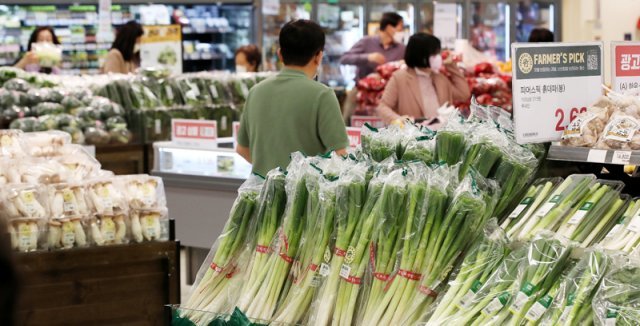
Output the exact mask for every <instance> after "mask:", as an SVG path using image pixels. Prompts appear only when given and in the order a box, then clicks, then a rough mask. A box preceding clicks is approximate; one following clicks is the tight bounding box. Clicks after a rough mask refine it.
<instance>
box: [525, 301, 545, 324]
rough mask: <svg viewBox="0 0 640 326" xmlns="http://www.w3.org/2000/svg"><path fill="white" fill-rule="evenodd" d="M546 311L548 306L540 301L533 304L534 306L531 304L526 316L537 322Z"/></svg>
mask: <svg viewBox="0 0 640 326" xmlns="http://www.w3.org/2000/svg"><path fill="white" fill-rule="evenodd" d="M546 311H547V308H545V307H544V306H543V305H542V304H540V302H536V303H534V304H533V306H531V309H529V311H527V315H526V316H525V318H526V319H528V320H529V321H532V322H534V323H535V322H537V321H538V320H540V318H541V317H542V315H544V313H545V312H546Z"/></svg>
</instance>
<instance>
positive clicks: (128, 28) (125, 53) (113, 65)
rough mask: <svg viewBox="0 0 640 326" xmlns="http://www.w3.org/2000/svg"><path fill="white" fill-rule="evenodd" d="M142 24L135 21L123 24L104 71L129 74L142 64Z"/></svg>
mask: <svg viewBox="0 0 640 326" xmlns="http://www.w3.org/2000/svg"><path fill="white" fill-rule="evenodd" d="M143 34H144V30H143V29H142V26H141V25H140V24H138V23H136V22H135V21H130V22H128V23H126V24H124V25H122V26H121V27H120V28H119V29H118V31H117V32H116V39H115V41H113V45H111V50H109V53H108V54H107V57H106V59H105V61H104V64H103V66H102V69H101V70H102V73H105V74H106V73H118V74H128V73H132V72H135V70H136V69H137V68H138V67H139V66H140V39H141V38H142V35H143Z"/></svg>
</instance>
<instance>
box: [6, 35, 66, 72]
mask: <svg viewBox="0 0 640 326" xmlns="http://www.w3.org/2000/svg"><path fill="white" fill-rule="evenodd" d="M34 43H52V44H55V45H59V44H60V41H59V40H58V37H57V36H56V33H55V32H54V31H53V28H51V27H49V26H41V27H38V28H36V29H35V30H34V31H33V33H31V37H29V43H28V45H27V53H25V55H24V56H22V58H20V60H19V61H18V62H17V63H16V64H15V67H16V68H20V69H24V70H26V71H28V72H42V73H46V74H57V73H59V72H60V68H59V67H55V66H54V67H41V66H40V59H39V58H38V54H37V53H36V52H35V51H34V49H33V44H34Z"/></svg>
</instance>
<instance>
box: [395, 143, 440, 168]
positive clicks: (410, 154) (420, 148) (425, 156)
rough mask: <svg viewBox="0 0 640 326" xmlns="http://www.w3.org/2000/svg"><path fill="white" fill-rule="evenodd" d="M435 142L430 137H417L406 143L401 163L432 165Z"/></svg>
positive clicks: (434, 158)
mask: <svg viewBox="0 0 640 326" xmlns="http://www.w3.org/2000/svg"><path fill="white" fill-rule="evenodd" d="M435 146H436V141H435V139H433V138H432V137H431V136H419V137H416V138H414V139H412V140H410V141H408V142H407V144H406V147H405V149H404V151H403V154H402V160H403V161H416V160H417V161H422V162H424V163H426V164H431V163H434V162H435V160H436V155H435Z"/></svg>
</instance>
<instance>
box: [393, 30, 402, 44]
mask: <svg viewBox="0 0 640 326" xmlns="http://www.w3.org/2000/svg"><path fill="white" fill-rule="evenodd" d="M393 42H395V43H397V44H402V43H404V32H396V33H395V34H393Z"/></svg>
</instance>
